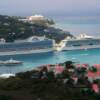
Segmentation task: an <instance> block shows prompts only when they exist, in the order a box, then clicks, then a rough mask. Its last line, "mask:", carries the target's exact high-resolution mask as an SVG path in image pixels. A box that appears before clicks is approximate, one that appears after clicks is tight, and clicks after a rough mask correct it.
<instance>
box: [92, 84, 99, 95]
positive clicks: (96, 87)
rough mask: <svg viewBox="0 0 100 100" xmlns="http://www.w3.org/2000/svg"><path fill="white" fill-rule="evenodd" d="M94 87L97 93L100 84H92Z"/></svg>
mask: <svg viewBox="0 0 100 100" xmlns="http://www.w3.org/2000/svg"><path fill="white" fill-rule="evenodd" d="M92 89H93V91H94V92H95V93H99V86H98V84H95V83H94V84H92Z"/></svg>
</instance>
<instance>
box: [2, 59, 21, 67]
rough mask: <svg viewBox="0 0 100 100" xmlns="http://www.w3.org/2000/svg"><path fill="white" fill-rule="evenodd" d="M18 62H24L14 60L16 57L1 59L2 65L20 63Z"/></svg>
mask: <svg viewBox="0 0 100 100" xmlns="http://www.w3.org/2000/svg"><path fill="white" fill-rule="evenodd" d="M18 64H22V61H18V60H14V59H12V58H11V59H10V60H6V61H0V65H5V66H7V65H18Z"/></svg>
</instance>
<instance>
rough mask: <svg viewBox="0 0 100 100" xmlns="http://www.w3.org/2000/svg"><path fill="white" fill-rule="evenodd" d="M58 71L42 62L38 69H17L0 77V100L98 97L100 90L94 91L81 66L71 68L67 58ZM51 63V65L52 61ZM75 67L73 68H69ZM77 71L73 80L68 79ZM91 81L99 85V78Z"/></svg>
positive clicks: (55, 99)
mask: <svg viewBox="0 0 100 100" xmlns="http://www.w3.org/2000/svg"><path fill="white" fill-rule="evenodd" d="M63 64H64V66H65V69H64V71H63V72H62V73H61V74H55V73H54V71H48V69H47V68H46V67H45V66H44V67H42V68H40V70H32V71H27V72H21V73H17V74H16V76H15V77H10V78H8V79H0V97H1V98H5V99H4V100H22V99H24V100H99V99H100V94H99V93H95V92H94V91H93V90H92V88H91V86H92V83H91V82H89V80H88V79H87V77H86V76H85V75H83V73H84V71H83V70H84V69H83V68H82V69H80V70H78V69H75V66H74V65H73V63H72V62H71V61H68V62H65V63H63ZM52 66H53V65H52ZM69 69H75V72H74V73H73V72H69V71H68V70H69ZM76 72H77V73H78V76H79V79H78V81H77V83H75V81H74V80H73V79H72V76H73V74H75V73H76ZM94 83H98V84H99V85H100V80H95V81H94Z"/></svg>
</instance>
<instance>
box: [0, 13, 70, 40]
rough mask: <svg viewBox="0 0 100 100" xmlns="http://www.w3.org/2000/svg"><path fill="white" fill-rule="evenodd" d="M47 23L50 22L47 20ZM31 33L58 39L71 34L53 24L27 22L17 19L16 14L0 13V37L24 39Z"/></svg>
mask: <svg viewBox="0 0 100 100" xmlns="http://www.w3.org/2000/svg"><path fill="white" fill-rule="evenodd" d="M48 23H49V24H52V23H50V22H48ZM32 35H36V36H43V35H45V36H46V37H48V38H51V39H55V40H56V41H58V42H59V41H60V40H62V39H64V38H65V37H66V36H72V35H71V34H70V32H68V31H63V30H61V29H58V28H55V27H53V26H48V25H47V26H46V25H43V24H37V23H34V24H32V23H28V22H23V21H20V20H19V17H16V16H5V15H0V38H5V39H7V40H8V41H13V40H14V39H25V38H27V37H30V36H32Z"/></svg>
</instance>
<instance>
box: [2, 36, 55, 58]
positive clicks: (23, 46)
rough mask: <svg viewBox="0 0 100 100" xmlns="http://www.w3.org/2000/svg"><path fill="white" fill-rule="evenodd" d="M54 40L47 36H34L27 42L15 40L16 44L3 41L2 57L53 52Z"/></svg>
mask: <svg viewBox="0 0 100 100" xmlns="http://www.w3.org/2000/svg"><path fill="white" fill-rule="evenodd" d="M54 42H55V41H54V40H52V39H48V38H46V37H45V36H41V37H37V36H32V37H30V38H28V39H25V40H15V41H14V42H5V41H4V39H1V42H0V56H4V55H16V54H32V53H43V52H51V51H53V44H54Z"/></svg>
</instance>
